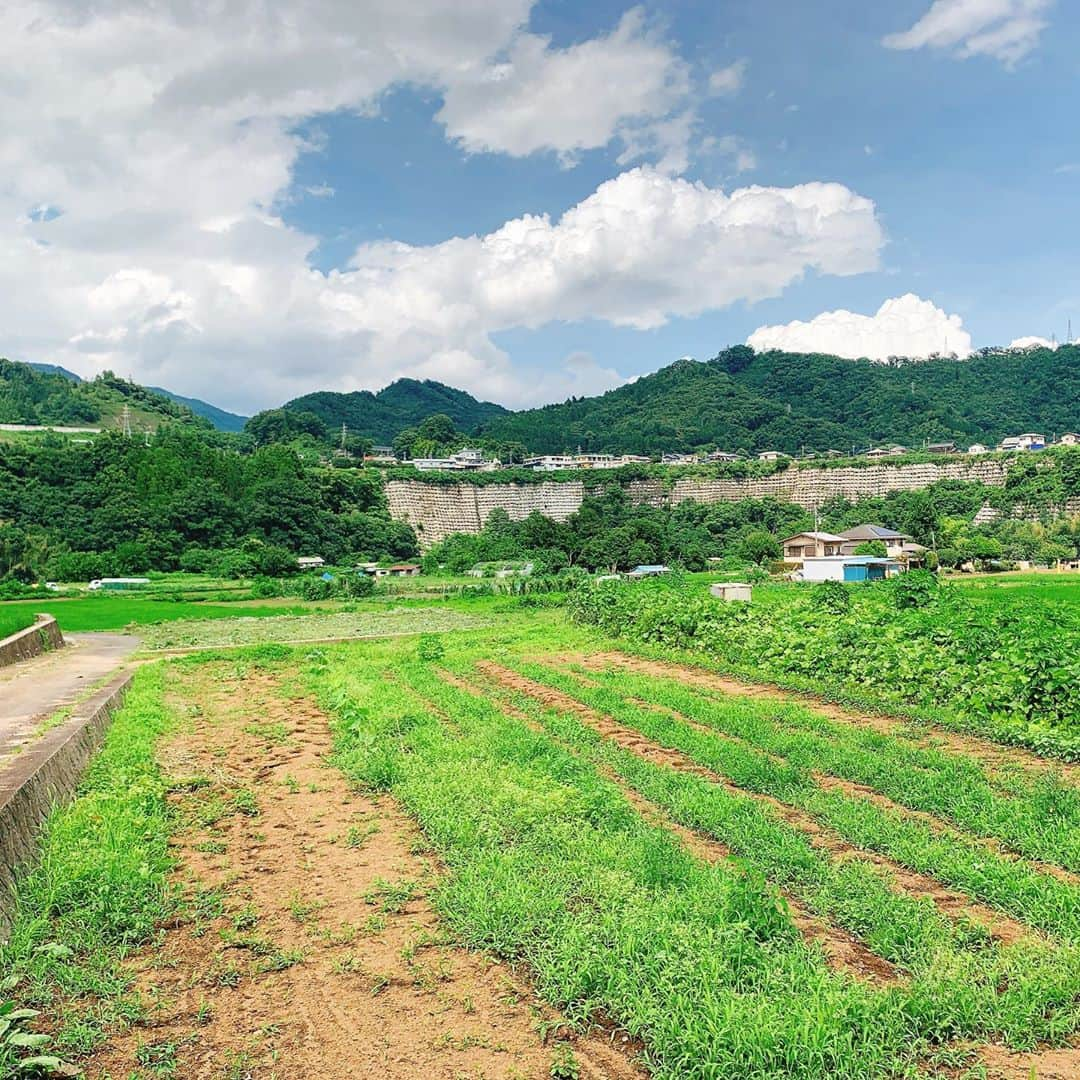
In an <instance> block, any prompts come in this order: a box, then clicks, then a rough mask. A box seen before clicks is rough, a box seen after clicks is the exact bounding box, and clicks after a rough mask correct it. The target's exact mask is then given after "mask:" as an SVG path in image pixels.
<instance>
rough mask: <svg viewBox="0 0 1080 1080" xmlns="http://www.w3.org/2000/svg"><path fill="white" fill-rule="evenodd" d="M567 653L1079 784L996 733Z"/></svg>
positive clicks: (660, 666) (1069, 771)
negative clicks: (924, 724) (921, 725)
mask: <svg viewBox="0 0 1080 1080" xmlns="http://www.w3.org/2000/svg"><path fill="white" fill-rule="evenodd" d="M549 659H550V658H549ZM562 659H564V660H566V661H567V662H570V663H575V664H580V665H582V666H583V667H586V668H589V667H591V668H594V669H603V668H605V667H621V668H624V669H626V670H629V671H633V672H636V673H637V674H641V675H654V676H658V677H660V678H665V679H677V680H679V681H680V682H684V683H688V684H690V685H692V686H701V687H706V688H708V689H711V690H719V691H721V692H722V693H725V694H734V695H739V696H742V697H756V698H767V699H769V700H771V701H780V702H783V703H785V704H791V703H797V704H799V705H804V706H806V707H807V708H809V709H812V710H813V711H814V712H817V713H820V714H821V715H822V716H826V717H828V718H829V719H830V720H836V721H838V722H840V723H843V724H850V725H853V726H855V727H861V728H869V729H871V730H872V731H877V732H879V733H880V734H883V735H893V736H900V737H903V738H904V739H905V740H907V741H908V742H911V743H912V744H913V745H915V746H919V747H922V748H924V749H937V750H943V751H947V752H952V753H955V754H959V755H961V756H963V757H968V758H973V759H974V760H976V761H978V762H979V763H980V764H981V765H983V766H984V767H986V768H987V769H989V770H990V771H991V773H995V772H999V771H1004V772H1009V771H1015V770H1017V769H1021V770H1023V771H1025V772H1028V773H1031V774H1043V773H1048V772H1053V773H1057V774H1059V775H1060V776H1061V777H1062V778H1064V779H1065V780H1067V781H1069V782H1070V783H1072V784H1074V785H1076V786H1080V764H1071V763H1068V762H1060V761H1052V760H1048V759H1046V758H1042V757H1039V755H1038V754H1035V753H1033V752H1032V751H1030V750H1024V749H1022V748H1020V747H1013V746H1002V745H1001V744H1000V743H995V742H993V741H992V740H991V739H984V738H980V737H979V736H978V735H965V734H962V733H960V732H957V731H951V730H950V729H948V728H944V727H941V726H940V725H932V726H931V727H930V728H929V731H928V734H926V735H925V736H922V737H912V735H911V726H910V722H909V721H907V720H903V719H900V718H898V717H891V716H882V715H879V714H877V713H869V712H860V711H856V710H854V709H847V708H844V707H843V706H841V705H836V704H833V703H832V702H829V701H824V700H823V699H822V698H819V697H816V696H815V695H813V694H809V693H803V692H801V691H797V690H784V689H783V688H781V687H778V686H773V685H771V684H765V683H750V682H743V681H741V680H739V679H735V678H732V677H730V676H727V675H718V674H716V673H715V672H711V671H706V670H704V669H703V668H697V667H692V666H690V665H687V664H675V663H670V662H668V661H665V660H649V659H646V658H644V657H640V656H632V655H630V654H629V653H618V652H604V653H592V654H588V655H586V654H574V655H573V656H566V657H563V658H562Z"/></svg>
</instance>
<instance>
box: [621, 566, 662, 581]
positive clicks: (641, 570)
mask: <svg viewBox="0 0 1080 1080" xmlns="http://www.w3.org/2000/svg"><path fill="white" fill-rule="evenodd" d="M670 573H671V570H670V569H669V568H668V567H666V566H664V565H663V564H662V563H643V564H642V565H641V566H635V567H634V569H633V570H631V571H630V572H629V573H628V574H627V575H626V576H627V577H628V578H643V577H660V576H661V575H662V574H670Z"/></svg>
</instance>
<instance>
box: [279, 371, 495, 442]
mask: <svg viewBox="0 0 1080 1080" xmlns="http://www.w3.org/2000/svg"><path fill="white" fill-rule="evenodd" d="M284 408H286V409H288V410H289V411H291V412H309V413H314V414H315V415H316V416H317V417H318V418H319V419H320V420H322V422H323V423H324V424H325V425H326V426H327V428H328V429H330V430H331V431H333V430H336V429H339V428H340V427H341V425H342V424H347V425H348V428H349V431H350V433H351V434H353V435H359V436H364V437H366V438H369V439H372V440H373V441H374V442H376V443H385V444H389V443H391V442H392V441H393V439H394V436H395V435H397V434H398V433H399V432H401V431H403V430H404V429H405V428H410V427H416V426H418V425H419V424H420V423H421V421H423V420H425V419H427V417H429V416H433V415H435V414H436V413H441V414H443V415H445V416H449V417H450V419H451V420H453V421H454V424H455V426H456V427H457V428H458V430H460V431H473V430H474V429H475V428H477V427H479V426H480V425H482V424H484V423H486V422H487V421H489V420H493V419H495V418H496V417H501V416H506V415H509V411H508V410H507V409H504V408H503V406H502V405H495V404H494V403H492V402H490V401H477V399H476V398H474V397H473V396H472V395H471V394H467V393H466V392H465V391H464V390H455V389H454V388H453V387H452V386H445V385H444V384H443V383H440V382H435V381H434V380H432V379H424V380H423V381H422V382H421V381H420V380H418V379H398V380H397V381H396V382H392V383H391V384H390V385H389V386H385V387H383V389H382V390H380V391H379V392H378V393H377V394H373V393H372V392H371V391H370V390H354V391H353V392H352V393H349V394H338V393H333V392H332V391H329V390H322V391H318V392H316V393H314V394H305V395H304V396H303V397H298V398H296V399H295V400H293V401H290V402H288V403H287V404H286V405H285V406H284Z"/></svg>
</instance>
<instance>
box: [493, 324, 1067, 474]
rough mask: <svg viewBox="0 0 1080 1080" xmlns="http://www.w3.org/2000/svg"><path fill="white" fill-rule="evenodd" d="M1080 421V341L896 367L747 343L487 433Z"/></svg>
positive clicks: (1004, 427) (865, 434)
mask: <svg viewBox="0 0 1080 1080" xmlns="http://www.w3.org/2000/svg"><path fill="white" fill-rule="evenodd" d="M1078 429H1080V347H1078V346H1075V345H1072V346H1062V347H1061V348H1059V349H1057V350H1056V351H1055V350H1050V349H1033V350H1026V351H1019V350H1017V351H990V350H986V351H984V352H983V353H980V354H978V355H976V356H974V357H972V358H971V359H969V360H950V359H940V360H926V361H913V360H899V361H894V362H891V363H888V364H879V363H872V362H870V361H869V360H842V359H840V358H839V357H835V356H823V355H818V354H811V355H802V354H795V353H782V352H768V353H758V354H755V353H754V351H753V350H752V349H750V348H748V347H747V346H735V347H733V348H730V349H727V350H725V351H724V352H722V353H721V354H720V355H719V356H717V357H716V358H715V359H713V360H710V361H707V362H704V363H699V362H696V361H693V360H680V361H678V362H677V363H675V364H672V365H670V366H669V367H666V368H662V369H661V370H660V371H657V372H656V373H655V374H652V375H646V376H643V377H642V378H640V379H638V380H636V381H635V382H633V383H629V384H627V385H625V386H620V387H619V388H618V389H615V390H611V391H609V392H608V393H606V394H603V395H602V396H600V397H595V398H579V399H576V400H570V401H567V402H564V403H562V404H558V405H547V406H544V407H543V408H539V409H530V410H527V411H524V412H517V413H510V414H506V415H503V416H500V417H498V418H496V419H494V420H491V421H489V422H488V423H487V424H485V425H484V429H483V430H484V434H486V435H489V436H491V437H493V438H499V439H507V440H514V441H517V442H521V443H524V444H525V445H526V446H528V447H529V449H530V450H532V451H533V452H536V453H559V452H561V451H564V450H569V449H573V448H576V447H577V446H581V447H582V448H583V449H585V450H592V451H603V450H612V451H625V452H637V453H649V452H655V451H660V450H692V449H695V448H698V447H703V446H713V445H715V446H718V447H719V448H721V449H723V450H729V451H735V450H738V449H746V450H750V451H759V450H765V449H774V450H784V451H787V452H789V453H797V452H798V451H799V450H800V449H802V448H806V449H813V450H827V449H836V450H842V451H850V450H851V449H852V448H853V447H857V448H859V449H864V448H866V447H868V446H870V445H873V444H877V443H902V444H904V445H905V446H910V447H916V446H919V445H921V444H922V443H923V442H924V441H925V440H930V441H939V440H946V439H955V440H956V441H957V442H959V443H963V444H967V443H971V442H985V443H988V444H993V443H996V442H997V441H998V440H1000V439H1001V438H1002V437H1003V436H1004V435H1008V434H1018V433H1020V432H1023V431H1038V432H1041V433H1043V434H1045V435H1047V436H1051V435H1053V434H1055V433H1057V434H1060V433H1061V432H1064V431H1076V430H1078Z"/></svg>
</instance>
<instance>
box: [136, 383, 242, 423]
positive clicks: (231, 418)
mask: <svg viewBox="0 0 1080 1080" xmlns="http://www.w3.org/2000/svg"><path fill="white" fill-rule="evenodd" d="M148 389H150V390H152V391H153V392H154V393H155V394H160V395H161V396H162V397H165V398H168V399H169V400H170V401H175V402H176V404H177V405H186V406H187V407H188V408H189V409H190V410H191V411H192V412H193V413H194V414H195V415H196V416H203V417H205V418H206V419H207V420H209V421H210V423H211V424H213V425H214V427H216V428H217V429H218V431H232V432H239V431H243V430H244V425H245V424H246V423H247V422H248V420H249V419H250V417H247V416H241V415H240V414H239V413H233V412H229V411H228V410H226V409H219V408H218V407H217V406H216V405H211V404H210V402H208V401H202V400H200V399H199V398H189V397H184V396H183V394H174V393H173V392H172V391H171V390H164V389H162V387H160V386H151V387H149V388H148Z"/></svg>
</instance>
